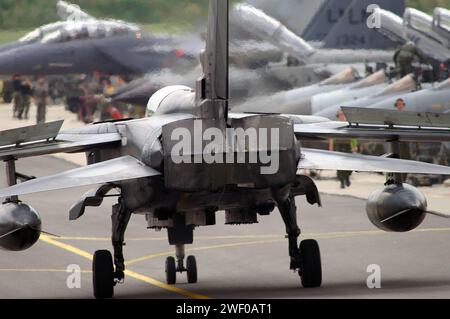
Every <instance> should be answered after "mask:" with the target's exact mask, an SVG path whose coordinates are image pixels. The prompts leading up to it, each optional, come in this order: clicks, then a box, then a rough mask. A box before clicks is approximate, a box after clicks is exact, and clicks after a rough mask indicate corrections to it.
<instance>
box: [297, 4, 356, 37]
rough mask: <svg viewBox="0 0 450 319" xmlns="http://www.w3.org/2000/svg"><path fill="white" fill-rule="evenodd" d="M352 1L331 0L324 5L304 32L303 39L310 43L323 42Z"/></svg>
mask: <svg viewBox="0 0 450 319" xmlns="http://www.w3.org/2000/svg"><path fill="white" fill-rule="evenodd" d="M351 3H352V0H329V1H325V2H323V3H322V5H321V6H320V9H319V10H317V12H316V14H315V15H314V17H313V18H312V19H311V22H310V23H309V24H308V26H307V27H306V29H305V30H304V31H303V34H302V38H303V39H304V40H306V41H309V42H321V41H323V39H324V38H325V37H326V36H327V34H328V33H329V32H330V31H331V29H333V27H334V26H335V24H336V23H338V22H339V20H340V19H341V17H342V16H343V15H344V13H345V11H346V10H347V8H348V7H349V6H350V4H351Z"/></svg>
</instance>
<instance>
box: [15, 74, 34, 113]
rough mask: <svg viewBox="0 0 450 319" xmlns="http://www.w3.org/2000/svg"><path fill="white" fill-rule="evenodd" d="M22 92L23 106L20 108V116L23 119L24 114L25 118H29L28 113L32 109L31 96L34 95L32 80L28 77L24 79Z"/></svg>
mask: <svg viewBox="0 0 450 319" xmlns="http://www.w3.org/2000/svg"><path fill="white" fill-rule="evenodd" d="M20 87H21V88H20V90H21V92H22V108H21V110H19V115H18V118H19V119H22V115H23V116H24V117H25V119H28V113H29V111H30V105H31V96H32V95H33V90H32V87H31V82H30V81H29V80H28V79H25V80H23V81H22V84H21V86H20Z"/></svg>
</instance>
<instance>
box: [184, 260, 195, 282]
mask: <svg viewBox="0 0 450 319" xmlns="http://www.w3.org/2000/svg"><path fill="white" fill-rule="evenodd" d="M186 270H187V280H188V283H190V284H195V283H196V282H197V261H196V260H195V257H194V256H189V257H188V258H187V259H186Z"/></svg>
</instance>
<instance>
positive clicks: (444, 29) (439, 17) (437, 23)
mask: <svg viewBox="0 0 450 319" xmlns="http://www.w3.org/2000/svg"><path fill="white" fill-rule="evenodd" d="M433 30H434V32H436V33H437V34H439V35H440V36H441V37H442V38H443V39H446V40H447V46H448V45H449V42H448V41H450V11H449V10H447V9H445V8H435V9H434V12H433Z"/></svg>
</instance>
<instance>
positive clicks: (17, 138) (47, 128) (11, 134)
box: [0, 120, 64, 147]
mask: <svg viewBox="0 0 450 319" xmlns="http://www.w3.org/2000/svg"><path fill="white" fill-rule="evenodd" d="M63 123H64V121H62V120H61V121H56V122H50V123H42V124H37V125H32V126H25V127H20V128H15V129H12V130H6V131H1V132H0V147H1V146H7V145H16V144H20V143H28V142H35V141H41V140H47V139H52V138H55V137H56V136H57V135H58V133H59V130H60V129H61V126H62V125H63Z"/></svg>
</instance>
